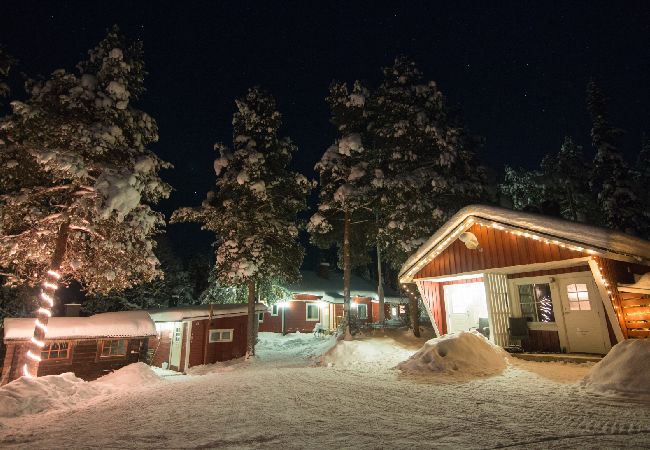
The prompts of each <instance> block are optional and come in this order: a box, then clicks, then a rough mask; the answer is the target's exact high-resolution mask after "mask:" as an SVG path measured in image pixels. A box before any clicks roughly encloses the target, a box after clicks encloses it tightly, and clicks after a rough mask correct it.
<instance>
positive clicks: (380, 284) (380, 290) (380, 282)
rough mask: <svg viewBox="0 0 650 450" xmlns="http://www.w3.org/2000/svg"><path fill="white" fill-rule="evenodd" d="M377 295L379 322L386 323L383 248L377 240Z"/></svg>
mask: <svg viewBox="0 0 650 450" xmlns="http://www.w3.org/2000/svg"><path fill="white" fill-rule="evenodd" d="M377 296H378V297H379V323H380V324H382V326H383V325H384V322H385V321H386V314H385V311H384V275H383V273H382V270H381V248H379V242H377Z"/></svg>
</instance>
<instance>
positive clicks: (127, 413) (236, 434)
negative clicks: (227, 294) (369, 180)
mask: <svg viewBox="0 0 650 450" xmlns="http://www.w3.org/2000/svg"><path fill="white" fill-rule="evenodd" d="M270 340H275V341H276V344H277V347H272V346H271V345H270V342H269V341H270ZM264 342H265V339H264V336H262V343H261V345H260V346H259V347H258V357H257V358H256V359H255V360H254V361H253V362H252V363H239V364H234V365H231V366H230V370H227V371H213V372H207V373H206V375H203V376H186V375H177V376H170V377H166V378H165V381H163V382H154V383H146V384H145V385H144V386H140V387H137V386H133V387H131V388H126V387H121V388H119V389H115V390H112V391H111V393H110V394H99V395H98V396H97V397H95V398H90V399H85V398H77V399H76V401H75V402H68V403H65V404H64V403H61V404H60V406H54V405H52V406H50V407H49V408H45V409H44V410H43V412H40V413H36V414H27V415H23V416H19V417H14V418H1V419H0V447H2V448H105V447H108V448H142V447H145V448H188V447H192V448H194V447H207V448H215V447H219V448H242V447H243V448H270V447H282V448H284V449H293V448H296V449H298V448H299V449H302V448H311V447H315V446H318V447H325V448H349V447H354V448H361V449H371V448H373V449H374V448H378V447H384V448H396V447H408V448H431V447H436V448H490V447H492V448H493V447H508V446H509V447H517V448H522V447H526V448H540V449H541V448H580V447H601V448H602V447H625V446H627V447H645V446H647V443H648V442H649V441H650V403H640V402H629V401H620V400H617V399H612V398H609V397H605V396H596V395H593V394H591V393H590V392H589V391H588V390H587V388H586V387H585V386H583V385H582V382H581V380H582V379H583V378H584V377H585V375H587V373H588V372H589V371H590V370H591V369H592V368H593V367H594V366H593V365H590V364H581V365H577V364H569V363H543V362H532V361H522V360H517V359H515V358H510V357H508V359H507V360H508V366H507V368H506V369H505V370H504V371H503V372H502V373H501V374H498V375H495V376H491V377H478V378H472V379H464V380H461V381H458V380H454V379H450V380H448V381H446V380H445V379H444V377H442V376H435V377H423V376H410V375H408V374H404V373H401V372H400V371H398V370H397V369H395V368H394V367H395V365H396V361H397V362H399V360H400V358H402V359H401V360H404V359H407V358H408V357H409V356H410V355H412V354H414V353H415V352H417V351H418V349H420V348H421V347H422V346H423V344H424V343H425V342H426V339H422V340H416V339H414V338H406V336H405V335H404V334H403V333H401V332H387V333H385V336H384V333H374V334H373V335H368V336H365V337H361V338H359V339H355V340H354V341H352V342H339V343H338V344H337V346H336V349H334V350H330V349H329V348H327V349H325V347H326V346H325V342H327V341H323V340H320V339H319V338H314V337H313V336H312V337H311V338H310V337H309V335H303V336H294V335H289V336H285V337H280V336H279V335H275V336H271V337H269V339H268V340H267V341H266V344H264ZM332 342H333V341H332ZM319 349H324V350H325V351H327V350H329V353H327V354H326V355H325V356H324V357H323V358H319V357H318V356H317V353H318V352H319V351H321V350H319ZM350 349H352V350H351V351H349V350H350ZM291 354H295V355H298V356H296V357H295V358H294V359H293V360H289V361H288V360H287V355H291ZM354 355H357V357H356V358H355V357H354ZM404 355H406V357H404V358H403V356H404ZM328 358H330V360H329V362H332V364H331V365H329V366H328ZM296 360H297V361H299V362H300V364H301V365H300V366H298V365H296V364H297V363H296ZM155 372H156V373H159V371H155ZM115 377H116V378H119V375H118V374H116V375H115ZM450 378H453V377H450ZM87 384H89V385H93V384H100V383H98V382H91V383H87ZM8 386H11V384H10V385H8ZM2 389H6V387H5V388H2ZM0 391H1V390H0Z"/></svg>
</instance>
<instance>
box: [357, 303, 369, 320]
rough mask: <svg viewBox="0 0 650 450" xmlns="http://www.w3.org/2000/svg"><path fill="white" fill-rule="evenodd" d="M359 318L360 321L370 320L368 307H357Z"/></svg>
mask: <svg viewBox="0 0 650 450" xmlns="http://www.w3.org/2000/svg"><path fill="white" fill-rule="evenodd" d="M357 317H358V318H359V319H367V318H368V305H366V304H363V303H359V304H358V305H357Z"/></svg>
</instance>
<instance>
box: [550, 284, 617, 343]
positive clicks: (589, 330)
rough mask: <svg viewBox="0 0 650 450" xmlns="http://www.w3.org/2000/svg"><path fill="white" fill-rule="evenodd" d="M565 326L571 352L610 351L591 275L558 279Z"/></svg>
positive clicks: (600, 307)
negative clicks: (607, 346) (606, 342)
mask: <svg viewBox="0 0 650 450" xmlns="http://www.w3.org/2000/svg"><path fill="white" fill-rule="evenodd" d="M558 284H559V288H560V296H561V297H562V309H563V316H564V326H565V328H566V332H567V341H568V346H569V351H570V352H572V353H599V354H605V353H606V352H607V348H606V344H605V339H606V338H608V336H607V329H606V328H605V325H604V320H603V319H604V317H603V314H604V311H603V308H602V306H601V304H602V302H601V300H600V296H599V295H598V291H597V290H596V285H595V283H594V281H593V279H592V278H591V277H590V276H584V277H571V278H566V279H561V280H559V283H558Z"/></svg>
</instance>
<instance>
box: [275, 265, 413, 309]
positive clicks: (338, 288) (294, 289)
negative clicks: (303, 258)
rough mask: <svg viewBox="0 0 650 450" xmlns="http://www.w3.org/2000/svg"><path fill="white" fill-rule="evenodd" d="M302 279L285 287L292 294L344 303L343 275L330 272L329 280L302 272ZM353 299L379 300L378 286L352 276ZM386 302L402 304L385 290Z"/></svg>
mask: <svg viewBox="0 0 650 450" xmlns="http://www.w3.org/2000/svg"><path fill="white" fill-rule="evenodd" d="M300 274H301V275H302V279H301V280H300V281H299V282H297V283H292V284H288V285H286V286H285V288H286V289H287V290H289V291H290V292H291V293H292V294H307V295H314V296H317V297H320V299H321V300H323V301H326V302H330V303H343V273H342V272H339V271H334V270H330V271H329V275H328V278H323V277H322V276H320V275H318V273H316V272H314V271H311V270H303V271H301V272H300ZM350 296H351V297H370V298H371V299H374V300H376V299H378V298H379V297H378V296H377V286H376V285H375V284H374V283H372V282H370V281H368V280H364V279H363V278H361V277H359V276H357V275H352V276H351V277H350ZM384 300H385V301H386V302H387V303H400V302H402V301H401V298H400V296H399V295H398V294H397V293H395V292H393V291H392V290H391V289H387V288H384Z"/></svg>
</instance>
